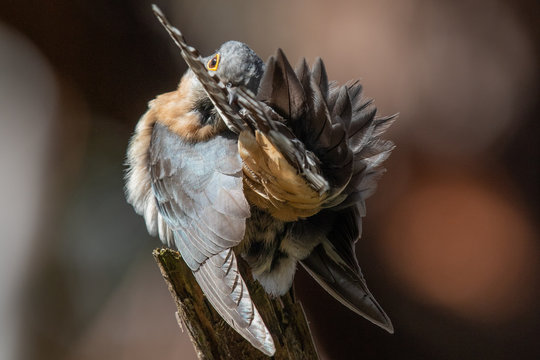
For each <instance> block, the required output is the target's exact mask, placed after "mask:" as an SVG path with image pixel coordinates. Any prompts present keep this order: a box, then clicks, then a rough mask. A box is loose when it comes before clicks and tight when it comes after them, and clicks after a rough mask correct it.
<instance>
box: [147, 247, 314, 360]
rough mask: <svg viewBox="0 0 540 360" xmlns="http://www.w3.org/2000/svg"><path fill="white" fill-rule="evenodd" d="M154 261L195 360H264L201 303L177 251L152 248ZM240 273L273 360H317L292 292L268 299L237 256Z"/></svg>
mask: <svg viewBox="0 0 540 360" xmlns="http://www.w3.org/2000/svg"><path fill="white" fill-rule="evenodd" d="M153 255H154V258H155V259H156V262H157V263H158V265H159V268H160V270H161V274H162V275H163V278H164V279H165V281H166V283H167V285H168V287H169V290H170V292H171V294H172V296H173V298H174V301H175V302H176V306H177V308H178V313H177V314H178V321H179V324H180V326H185V327H186V328H187V330H188V333H189V336H190V337H191V341H192V343H193V346H194V347H195V351H196V353H197V356H198V357H199V359H204V360H207V359H208V360H210V359H211V360H218V359H234V360H238V359H249V360H250V359H268V358H269V357H268V356H266V355H264V354H263V353H262V352H260V351H259V350H257V349H255V348H254V347H253V346H251V344H250V343H249V342H247V341H246V340H244V338H243V337H241V336H240V335H239V334H238V333H236V331H234V330H233V329H232V328H231V327H230V326H229V325H228V324H227V323H226V322H225V321H223V319H221V317H220V316H219V315H218V313H217V312H216V311H215V310H214V309H213V307H212V305H210V303H209V302H208V301H207V300H206V298H205V296H204V295H203V293H202V291H201V289H200V287H199V285H198V284H197V282H196V281H195V278H194V277H193V274H192V273H191V270H190V269H189V268H188V267H187V265H186V264H185V263H184V261H183V260H182V258H181V257H180V254H179V253H178V252H177V251H174V250H170V249H156V250H154V252H153ZM238 264H239V266H240V271H241V273H242V275H243V277H244V280H245V281H246V283H247V285H248V287H249V292H250V294H251V298H252V299H253V301H254V303H255V305H256V306H257V309H258V310H259V312H260V314H261V316H262V317H263V319H264V322H265V324H266V326H267V327H268V329H269V330H270V333H271V334H272V336H273V338H274V343H275V345H276V354H275V355H274V357H273V358H274V359H279V360H281V359H283V360H288V359H292V360H297V359H302V360H316V359H318V355H317V351H316V348H315V344H314V342H313V337H312V336H311V332H310V330H309V326H308V323H307V320H306V317H305V314H304V310H303V309H302V306H301V304H300V303H299V302H298V301H296V300H295V298H294V295H293V293H292V290H291V291H290V292H289V293H288V294H287V295H285V296H282V297H280V298H276V299H272V298H270V297H269V296H268V295H267V294H266V293H265V291H264V290H263V288H262V287H261V286H260V285H259V283H258V282H256V281H254V280H253V279H252V277H251V273H250V272H249V269H248V267H247V266H246V264H245V263H244V262H243V261H242V260H241V259H240V258H239V259H238Z"/></svg>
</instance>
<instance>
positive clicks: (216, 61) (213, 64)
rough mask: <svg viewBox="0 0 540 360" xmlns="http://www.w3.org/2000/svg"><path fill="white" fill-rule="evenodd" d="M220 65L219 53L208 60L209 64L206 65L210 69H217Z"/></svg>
mask: <svg viewBox="0 0 540 360" xmlns="http://www.w3.org/2000/svg"><path fill="white" fill-rule="evenodd" d="M218 66H219V54H216V55H214V57H213V58H211V59H210V61H208V64H206V67H207V68H208V70H212V71H216V70H217V68H218Z"/></svg>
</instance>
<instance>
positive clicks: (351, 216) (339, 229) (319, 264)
mask: <svg viewBox="0 0 540 360" xmlns="http://www.w3.org/2000/svg"><path fill="white" fill-rule="evenodd" d="M327 211H328V210H327ZM321 216H323V214H321ZM332 216H335V218H336V220H335V222H334V225H333V227H332V229H331V230H330V232H329V233H328V234H327V235H326V237H325V239H324V240H323V241H322V243H321V244H319V245H317V247H315V249H314V250H313V251H312V252H311V254H310V255H309V256H308V257H307V258H306V259H304V260H302V261H301V264H302V265H303V266H304V268H305V269H306V270H307V271H308V272H309V273H310V274H311V276H313V278H314V279H315V280H317V282H318V283H319V284H320V285H321V286H322V287H323V288H324V289H325V290H326V291H327V292H328V293H330V294H331V295H332V296H333V297H334V298H336V299H337V300H339V302H341V303H342V304H343V305H345V306H347V307H348V308H349V309H351V310H352V311H354V312H355V313H357V314H359V315H361V316H363V317H365V318H366V319H368V320H369V321H371V322H372V323H374V324H376V325H378V326H380V327H382V328H383V329H385V330H387V331H388V332H390V333H393V332H394V327H393V325H392V322H391V321H390V318H389V317H388V316H387V315H386V313H385V312H384V310H383V309H382V307H381V306H380V305H379V304H378V303H377V301H376V300H375V297H374V296H373V295H372V294H371V292H370V291H369V289H368V287H367V285H366V281H365V280H364V276H363V275H362V272H361V270H360V266H359V265H358V261H357V260H356V255H355V250H354V243H355V242H356V240H357V239H358V238H359V237H360V226H361V224H360V221H361V219H360V216H359V213H358V209H357V208H356V207H354V206H351V207H348V208H347V209H345V210H340V211H338V212H337V214H332Z"/></svg>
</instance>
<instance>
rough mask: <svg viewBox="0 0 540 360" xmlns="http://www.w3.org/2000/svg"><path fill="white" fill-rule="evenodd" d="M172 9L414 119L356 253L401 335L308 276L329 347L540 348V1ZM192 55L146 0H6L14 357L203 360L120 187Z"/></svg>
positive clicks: (487, 352)
mask: <svg viewBox="0 0 540 360" xmlns="http://www.w3.org/2000/svg"><path fill="white" fill-rule="evenodd" d="M157 2H158V5H160V6H161V7H162V8H163V10H164V11H165V12H166V13H167V14H168V15H169V17H170V18H171V20H172V21H173V23H174V24H176V25H177V26H178V27H179V28H180V29H181V30H182V31H183V32H184V33H185V35H186V37H187V39H188V40H189V41H190V43H192V44H193V45H195V46H196V47H197V48H199V49H200V50H201V52H203V53H204V54H209V53H210V52H212V51H213V49H215V48H217V47H218V46H219V45H220V44H221V43H222V42H224V41H226V40H229V39H236V40H240V41H244V42H246V43H248V44H249V45H250V46H251V47H252V48H253V49H254V50H255V51H256V52H257V53H258V54H259V55H260V56H261V57H262V58H263V59H265V58H267V57H268V56H269V55H271V54H272V53H274V51H275V50H276V49H277V48H278V47H281V48H283V49H284V51H285V53H286V54H287V56H288V57H289V59H290V60H291V61H292V62H293V63H294V62H296V61H297V60H299V59H300V58H301V57H302V56H304V57H306V58H307V59H308V61H309V62H312V61H313V60H314V59H315V58H316V57H317V56H320V57H322V58H323V59H324V60H325V63H326V66H327V71H328V73H329V77H330V78H331V79H335V80H337V81H339V82H342V83H343V82H345V81H347V80H349V79H358V78H359V79H361V80H362V82H363V84H364V89H365V95H366V96H368V97H371V98H374V99H375V100H376V104H377V105H378V108H379V113H380V114H385V115H387V114H392V113H395V112H399V113H400V118H399V120H398V122H397V123H396V124H395V125H394V126H393V128H392V129H391V130H390V131H389V132H388V135H387V137H388V138H390V139H392V140H393V141H394V142H395V143H396V144H397V148H396V150H395V151H394V153H393V155H392V157H391V158H390V160H389V161H388V162H387V168H388V172H387V173H386V175H385V176H384V177H383V178H382V180H381V182H380V186H379V190H378V192H377V193H376V195H375V196H374V197H373V198H372V199H370V200H369V201H368V215H367V218H366V219H365V220H364V233H363V237H362V239H361V240H360V241H359V242H358V245H357V253H358V258H359V261H360V264H361V266H362V268H363V270H364V274H365V276H366V278H367V280H368V283H369V285H370V288H371V289H372V291H373V292H374V293H375V295H376V297H377V298H378V299H379V301H380V303H381V304H382V305H383V307H384V308H385V309H386V310H387V312H388V314H389V315H390V317H391V318H392V319H393V321H394V325H395V327H396V333H395V334H394V335H389V334H386V333H384V332H383V331H381V330H379V329H378V328H376V327H374V326H372V325H371V324H369V323H368V322H367V321H365V320H363V319H362V318H360V317H358V316H356V315H354V314H353V313H351V312H349V311H348V310H347V309H346V308H344V307H342V306H341V305H339V304H338V303H337V302H335V301H334V300H333V299H332V298H331V297H330V296H328V295H326V294H325V293H324V291H323V290H321V289H320V288H319V287H318V286H317V285H316V284H315V282H314V281H312V280H311V279H309V276H307V275H306V274H305V272H304V271H303V270H301V269H299V273H298V275H297V278H296V281H295V284H296V288H297V293H298V296H299V297H300V299H301V300H302V302H303V303H304V305H305V308H306V312H307V315H308V318H309V320H310V322H311V324H312V328H313V332H314V336H315V338H316V341H317V345H318V347H319V351H320V353H321V356H322V358H324V359H360V358H361V359H420V358H421V359H535V358H540V342H539V341H538V339H539V337H540V321H539V320H540V309H539V307H538V306H537V303H538V301H537V299H538V297H539V295H540V263H539V261H540V250H539V246H540V242H539V240H540V236H539V231H540V229H539V224H540V222H539V215H540V201H539V200H540V119H539V118H538V113H539V111H540V106H539V102H538V99H539V98H540V97H539V95H540V94H539V85H538V83H539V82H538V80H539V78H540V76H539V70H540V69H539V67H538V64H539V63H540V61H539V60H540V41H539V35H540V33H539V29H540V25H539V23H538V15H539V14H540V11H539V10H540V6H539V5H538V2H537V1H534V0H520V1H509V0H491V1H488V0H475V1H465V0H463V1H450V0H444V1H438V2H435V1H427V0H402V1H389V0H383V1H332V2H330V1H328V2H327V1H322V0H318V1H309V0H296V1H285V0H276V1H273V2H267V3H259V2H255V1H252V2H249V1H240V0H234V1H229V2H218V1H215V2H213V1H208V0H204V1H196V0H190V1H172V0H162V1H157ZM185 67H186V66H185V64H184V63H183V61H182V60H181V57H180V55H179V52H178V50H177V49H176V48H175V47H174V45H173V44H172V41H171V40H170V39H169V38H168V36H167V35H166V33H165V31H164V30H163V29H162V28H161V27H160V25H159V24H158V22H157V21H156V20H155V19H154V18H153V15H152V13H151V11H150V3H149V2H147V1H141V0H136V1H122V2H120V1H105V0H95V1H81V0H73V1H55V0H52V1H41V2H38V1H30V2H16V1H9V0H8V1H4V2H3V3H2V4H0V164H2V171H1V174H2V176H1V177H0V198H1V199H2V203H1V205H0V229H1V230H2V236H1V237H0V246H1V248H0V264H1V265H0V266H1V269H0V270H1V271H0V358H1V359H156V358H159V359H194V358H195V355H194V351H193V350H192V348H191V344H190V343H189V340H188V339H187V335H186V333H182V331H181V330H180V329H179V328H178V326H177V324H176V321H175V318H174V311H175V308H174V304H173V302H172V300H171V299H170V297H169V294H168V291H167V289H166V287H165V285H164V283H163V281H162V279H161V277H160V275H159V272H158V270H157V267H156V266H155V264H154V263H153V259H152V256H151V254H150V252H151V250H152V248H154V247H157V246H159V242H158V240H156V239H152V238H150V237H149V236H148V235H147V233H146V229H145V227H144V224H143V220H142V219H141V218H140V217H139V216H137V215H136V214H135V213H134V212H133V210H132V209H131V207H130V206H129V205H127V204H126V203H125V200H124V196H123V189H122V186H123V180H122V177H123V171H124V166H123V161H124V154H125V149H126V146H127V142H128V139H129V136H130V134H131V132H132V131H133V128H134V126H135V124H136V122H137V120H138V118H139V116H140V115H141V114H143V113H144V111H145V109H146V104H147V102H148V101H149V100H151V99H152V98H153V97H155V96H156V95H157V94H160V93H163V92H167V91H170V90H172V89H174V88H175V86H176V84H177V82H178V80H179V78H180V76H181V74H182V73H183V71H184V70H185Z"/></svg>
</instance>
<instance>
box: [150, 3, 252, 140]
mask: <svg viewBox="0 0 540 360" xmlns="http://www.w3.org/2000/svg"><path fill="white" fill-rule="evenodd" d="M152 10H153V11H154V14H155V15H156V17H157V18H158V20H159V21H160V22H161V24H162V25H163V27H165V29H166V30H167V32H168V33H169V35H170V36H171V38H172V39H173V41H174V43H175V44H176V45H177V46H178V47H179V48H180V50H181V53H182V57H183V58H184V60H185V61H186V63H187V64H188V66H189V68H190V69H191V71H193V73H194V74H195V75H196V76H197V78H198V79H199V80H201V85H202V86H203V88H204V90H205V91H206V93H207V95H208V97H209V98H210V100H211V101H212V103H213V104H214V106H215V108H216V109H217V111H218V112H219V114H220V115H221V118H222V119H223V121H224V122H225V123H226V124H227V126H228V127H229V129H231V131H234V132H235V133H239V132H240V131H242V130H243V127H242V121H241V120H240V118H239V117H238V113H237V111H236V110H235V109H233V107H232V106H231V105H230V104H229V101H228V100H227V99H228V90H227V87H226V86H225V84H223V83H222V82H221V81H220V80H219V78H218V76H217V75H216V74H215V73H213V72H211V71H208V69H207V68H206V66H205V64H204V62H203V61H202V56H201V55H200V54H199V51H198V50H197V49H195V48H194V47H193V46H189V45H188V44H187V43H186V41H185V39H184V36H183V35H182V33H181V32H180V30H178V29H177V28H176V27H174V26H172V25H171V24H170V23H169V21H168V20H167V18H166V17H165V15H164V14H163V12H162V11H161V10H160V9H159V8H158V7H157V6H156V5H152Z"/></svg>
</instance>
